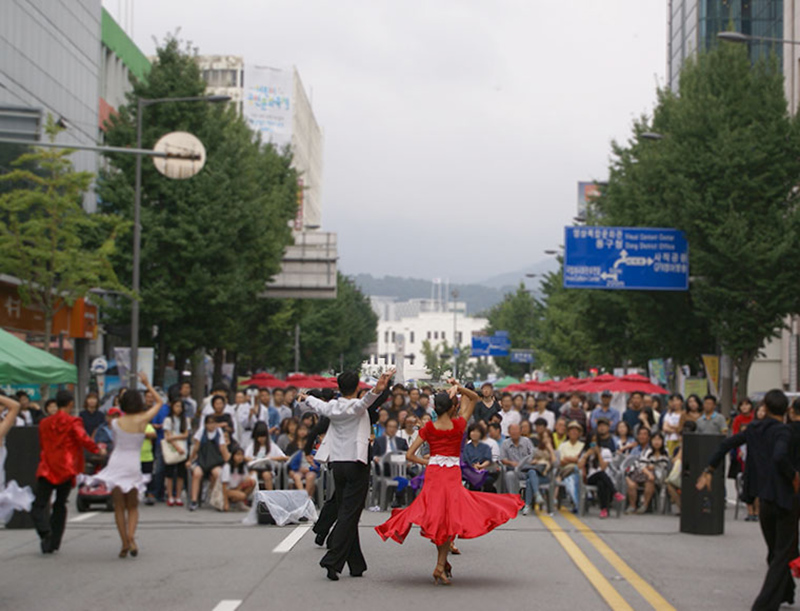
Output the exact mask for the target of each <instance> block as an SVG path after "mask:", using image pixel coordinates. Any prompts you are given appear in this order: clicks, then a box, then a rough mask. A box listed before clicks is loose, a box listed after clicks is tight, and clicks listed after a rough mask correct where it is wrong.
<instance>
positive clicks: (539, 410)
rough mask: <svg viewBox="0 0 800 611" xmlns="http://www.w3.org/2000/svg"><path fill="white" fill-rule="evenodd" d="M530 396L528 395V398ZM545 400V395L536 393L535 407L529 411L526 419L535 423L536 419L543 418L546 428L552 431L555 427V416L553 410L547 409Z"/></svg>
mask: <svg viewBox="0 0 800 611" xmlns="http://www.w3.org/2000/svg"><path fill="white" fill-rule="evenodd" d="M530 397H531V395H528V398H530ZM547 401H548V398H547V395H544V394H542V395H538V396H537V397H536V403H535V409H533V410H531V411H530V413H529V415H528V420H530V421H531V422H532V423H533V424H536V421H537V420H538V419H539V418H544V420H545V422H547V428H548V429H550V431H551V432H552V431H554V430H555V428H556V416H555V414H554V413H553V412H551V411H550V410H549V409H547Z"/></svg>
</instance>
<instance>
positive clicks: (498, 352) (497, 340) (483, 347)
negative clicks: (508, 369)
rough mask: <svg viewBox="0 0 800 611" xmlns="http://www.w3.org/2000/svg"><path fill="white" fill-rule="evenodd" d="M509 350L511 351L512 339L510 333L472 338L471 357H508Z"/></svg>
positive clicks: (503, 332)
mask: <svg viewBox="0 0 800 611" xmlns="http://www.w3.org/2000/svg"><path fill="white" fill-rule="evenodd" d="M509 350H511V339H510V338H509V337H508V331H497V332H496V333H495V334H494V335H482V336H473V337H472V353H471V356H508V351H509Z"/></svg>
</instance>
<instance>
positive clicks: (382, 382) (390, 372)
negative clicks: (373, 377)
mask: <svg viewBox="0 0 800 611" xmlns="http://www.w3.org/2000/svg"><path fill="white" fill-rule="evenodd" d="M396 372H397V370H396V369H395V368H394V367H392V368H391V369H387V370H386V371H384V372H383V373H382V374H381V377H380V378H378V383H377V384H375V388H374V389H373V391H374V392H375V394H378V395H379V394H381V393H382V392H383V391H384V390H386V387H387V386H388V385H389V381H390V380H391V379H392V378H393V377H394V374H395V373H396Z"/></svg>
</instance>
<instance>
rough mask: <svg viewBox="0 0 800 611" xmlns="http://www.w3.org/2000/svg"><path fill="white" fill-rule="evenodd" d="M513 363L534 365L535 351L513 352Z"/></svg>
mask: <svg viewBox="0 0 800 611" xmlns="http://www.w3.org/2000/svg"><path fill="white" fill-rule="evenodd" d="M511 362H512V363H528V364H530V363H533V350H512V351H511Z"/></svg>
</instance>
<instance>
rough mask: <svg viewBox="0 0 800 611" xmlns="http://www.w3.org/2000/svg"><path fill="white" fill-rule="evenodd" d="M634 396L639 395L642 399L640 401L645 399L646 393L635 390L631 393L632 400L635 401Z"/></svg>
mask: <svg viewBox="0 0 800 611" xmlns="http://www.w3.org/2000/svg"><path fill="white" fill-rule="evenodd" d="M634 395H639V398H640V399H643V398H644V393H642V392H641V391H638V390H634V391H633V392H632V393H631V399H633V397H634Z"/></svg>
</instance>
